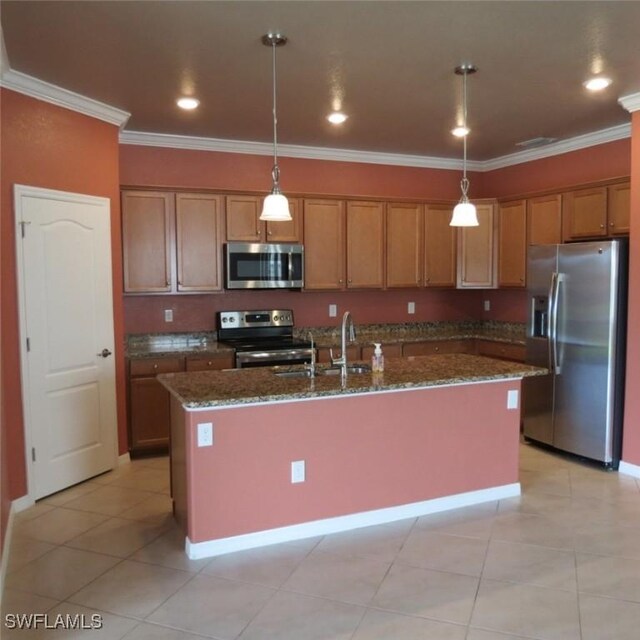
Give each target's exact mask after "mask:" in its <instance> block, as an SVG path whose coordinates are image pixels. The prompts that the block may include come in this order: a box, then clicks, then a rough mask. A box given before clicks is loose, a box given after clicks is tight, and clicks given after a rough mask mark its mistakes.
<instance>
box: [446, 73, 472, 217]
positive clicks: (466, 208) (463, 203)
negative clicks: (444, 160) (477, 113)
mask: <svg viewBox="0 0 640 640" xmlns="http://www.w3.org/2000/svg"><path fill="white" fill-rule="evenodd" d="M477 70H478V69H477V68H476V67H474V66H473V65H472V64H463V65H460V66H459V67H456V68H455V73H456V75H459V76H462V118H463V123H462V127H461V128H464V129H465V130H466V132H467V133H466V134H465V135H464V136H462V148H463V157H462V180H461V181H460V189H461V190H462V197H461V198H460V202H458V204H457V205H456V206H455V207H454V209H453V215H452V216H451V222H450V223H449V225H450V226H452V227H477V226H478V224H479V223H478V215H477V213H476V208H475V206H474V205H473V204H472V203H471V202H469V196H468V195H467V192H468V191H469V179H468V178H467V135H468V133H469V128H468V127H467V76H468V75H469V74H470V73H475V72H476V71H477Z"/></svg>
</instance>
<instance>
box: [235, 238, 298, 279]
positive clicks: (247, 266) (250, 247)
mask: <svg viewBox="0 0 640 640" xmlns="http://www.w3.org/2000/svg"><path fill="white" fill-rule="evenodd" d="M303 255H304V250H303V247H302V245H298V244H261V243H256V242H228V243H227V245H226V261H225V268H226V279H225V282H226V287H227V289H297V288H300V287H302V285H303V281H304V278H303V269H304V260H303Z"/></svg>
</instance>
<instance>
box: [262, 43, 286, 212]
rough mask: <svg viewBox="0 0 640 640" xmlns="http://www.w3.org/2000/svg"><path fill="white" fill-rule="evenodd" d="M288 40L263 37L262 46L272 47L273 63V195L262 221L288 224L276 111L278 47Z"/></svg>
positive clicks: (266, 202)
mask: <svg viewBox="0 0 640 640" xmlns="http://www.w3.org/2000/svg"><path fill="white" fill-rule="evenodd" d="M286 42H287V39H286V37H285V36H283V35H281V34H279V33H268V34H267V35H265V36H262V44H264V45H265V46H267V47H271V51H272V61H273V169H272V170H271V181H272V187H271V193H270V194H269V195H268V196H267V197H266V198H265V199H264V204H263V206H262V213H261V214H260V220H267V221H270V222H287V221H288V220H291V212H290V211H289V202H288V200H287V199H286V197H285V196H283V195H282V192H281V191H280V168H279V167H278V116H277V111H276V47H279V46H282V45H284V44H286Z"/></svg>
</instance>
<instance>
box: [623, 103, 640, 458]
mask: <svg viewBox="0 0 640 640" xmlns="http://www.w3.org/2000/svg"><path fill="white" fill-rule="evenodd" d="M630 236H631V237H630V242H629V253H630V259H629V262H630V264H629V316H628V326H629V330H628V333H627V392H626V397H625V412H624V440H623V443H622V446H623V449H622V459H623V460H624V461H625V462H628V463H630V464H635V465H638V466H640V394H638V390H639V389H640V332H639V331H638V327H640V111H636V112H634V114H633V117H632V146H631V234H630Z"/></svg>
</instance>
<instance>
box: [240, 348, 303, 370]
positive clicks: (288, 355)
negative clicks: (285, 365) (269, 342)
mask: <svg viewBox="0 0 640 640" xmlns="http://www.w3.org/2000/svg"><path fill="white" fill-rule="evenodd" d="M300 358H309V360H311V349H287V350H275V351H241V352H239V353H238V352H236V366H242V364H244V363H245V362H252V363H255V362H256V361H261V362H264V364H265V365H268V364H269V362H271V361H273V360H278V361H281V360H299V359H300Z"/></svg>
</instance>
